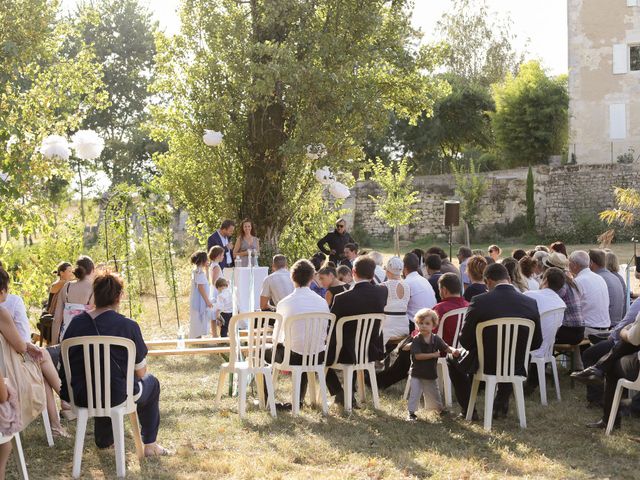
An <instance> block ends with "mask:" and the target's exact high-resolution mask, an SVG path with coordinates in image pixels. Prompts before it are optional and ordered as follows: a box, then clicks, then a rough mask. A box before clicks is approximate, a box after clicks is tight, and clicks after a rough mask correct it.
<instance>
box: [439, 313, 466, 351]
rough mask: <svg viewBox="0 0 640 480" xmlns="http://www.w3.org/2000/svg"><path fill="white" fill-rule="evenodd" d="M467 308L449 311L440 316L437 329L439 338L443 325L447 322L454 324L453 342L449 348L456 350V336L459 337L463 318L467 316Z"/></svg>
mask: <svg viewBox="0 0 640 480" xmlns="http://www.w3.org/2000/svg"><path fill="white" fill-rule="evenodd" d="M467 310H468V308H467V307H464V308H456V309H455V310H450V311H448V312H447V313H445V314H444V315H443V316H442V319H441V320H440V327H439V328H438V332H440V337H442V336H443V335H444V325H445V323H449V322H456V330H455V334H454V336H453V342H452V344H451V345H450V347H451V348H458V347H459V346H460V345H459V342H458V336H459V335H460V331H461V330H462V327H463V325H464V316H465V315H466V314H467Z"/></svg>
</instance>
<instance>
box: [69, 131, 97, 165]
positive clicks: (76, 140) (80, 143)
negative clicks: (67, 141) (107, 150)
mask: <svg viewBox="0 0 640 480" xmlns="http://www.w3.org/2000/svg"><path fill="white" fill-rule="evenodd" d="M71 141H72V143H71V146H72V147H73V149H74V150H75V151H76V156H77V157H78V158H81V159H82V160H95V159H96V158H98V157H99V156H100V155H101V154H102V150H104V140H103V139H102V138H100V135H98V134H97V133H96V132H94V131H93V130H78V131H77V132H76V133H75V134H74V135H73V137H71Z"/></svg>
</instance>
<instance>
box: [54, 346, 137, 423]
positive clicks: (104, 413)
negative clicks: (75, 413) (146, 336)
mask: <svg viewBox="0 0 640 480" xmlns="http://www.w3.org/2000/svg"><path fill="white" fill-rule="evenodd" d="M74 347H76V348H82V352H83V356H84V377H85V382H86V388H87V407H86V408H87V410H88V413H89V417H110V416H111V385H110V384H111V369H112V367H113V362H112V361H111V347H116V348H125V349H126V350H127V369H126V372H124V373H125V375H126V379H127V380H126V382H127V397H126V400H125V403H124V404H123V405H116V406H118V407H120V406H122V407H124V410H125V411H126V412H127V413H129V412H133V411H135V409H136V406H135V402H134V398H133V378H134V377H133V374H134V366H135V358H136V345H135V343H133V340H130V339H128V338H122V337H109V336H103V335H94V336H87V337H74V338H69V339H64V340H63V341H62V344H61V348H62V361H63V363H64V373H65V376H66V377H67V387H68V390H69V400H70V403H71V405H72V406H74V407H75V406H77V404H76V402H75V398H74V395H73V389H72V388H71V379H72V375H73V372H72V371H71V365H70V363H69V350H70V349H71V348H74ZM96 353H97V354H96ZM81 408H85V407H81Z"/></svg>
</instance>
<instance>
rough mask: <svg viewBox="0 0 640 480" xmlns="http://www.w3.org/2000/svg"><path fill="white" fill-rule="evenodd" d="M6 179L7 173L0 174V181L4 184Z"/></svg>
mask: <svg viewBox="0 0 640 480" xmlns="http://www.w3.org/2000/svg"><path fill="white" fill-rule="evenodd" d="M7 178H9V174H8V173H4V172H0V180H2V181H3V182H6V181H7Z"/></svg>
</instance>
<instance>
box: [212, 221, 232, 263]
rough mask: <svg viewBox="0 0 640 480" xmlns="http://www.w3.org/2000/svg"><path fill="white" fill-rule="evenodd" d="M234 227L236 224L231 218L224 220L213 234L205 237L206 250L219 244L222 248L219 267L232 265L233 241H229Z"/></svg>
mask: <svg viewBox="0 0 640 480" xmlns="http://www.w3.org/2000/svg"><path fill="white" fill-rule="evenodd" d="M235 228H236V224H235V222H234V221H233V220H225V221H224V222H222V225H220V228H219V229H218V230H216V231H215V232H213V234H212V235H211V236H210V237H209V238H208V239H207V252H209V250H211V247H213V246H215V245H219V246H221V247H222V248H224V257H223V258H222V262H220V268H221V269H222V270H224V269H225V267H233V258H232V252H233V243H231V235H233V231H234V230H235Z"/></svg>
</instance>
